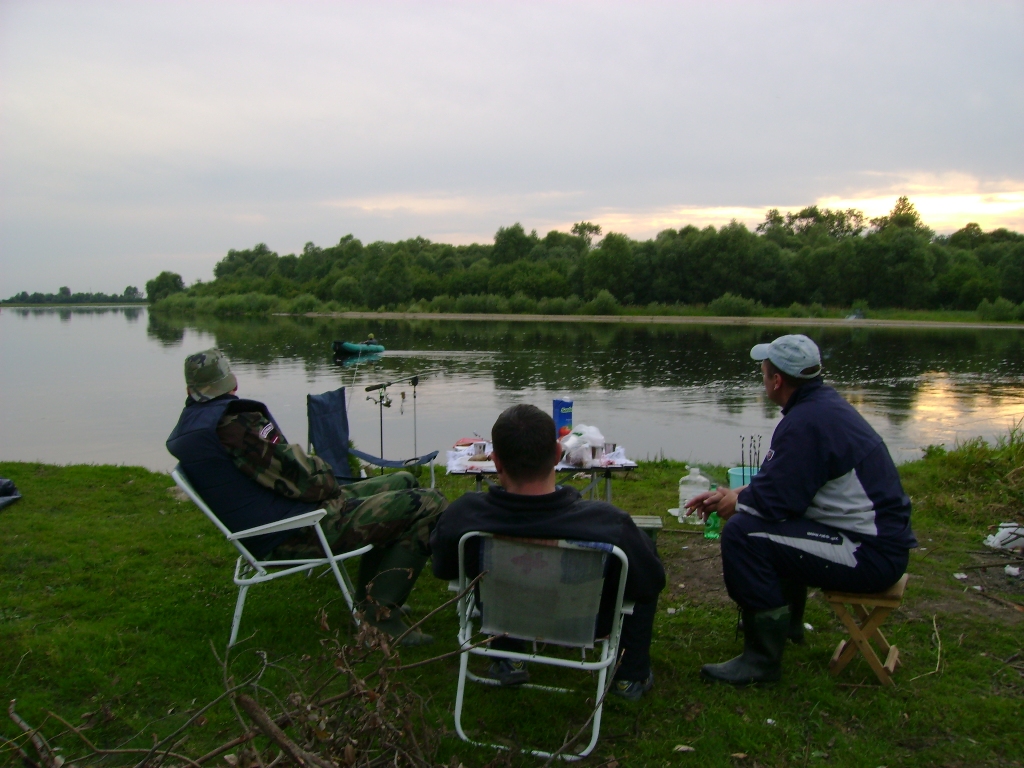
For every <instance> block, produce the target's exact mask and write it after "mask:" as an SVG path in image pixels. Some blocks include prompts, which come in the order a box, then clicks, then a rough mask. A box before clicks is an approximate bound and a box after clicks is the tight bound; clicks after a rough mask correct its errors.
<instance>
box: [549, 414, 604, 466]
mask: <svg viewBox="0 0 1024 768" xmlns="http://www.w3.org/2000/svg"><path fill="white" fill-rule="evenodd" d="M559 442H561V444H562V449H563V450H564V451H565V454H564V456H563V457H562V461H564V462H565V463H566V464H572V465H573V466H574V467H586V468H590V467H592V466H593V464H594V450H593V449H594V448H595V447H598V448H600V449H601V450H604V435H602V434H601V430H599V429H598V428H597V427H588V426H587V425H586V424H577V425H576V426H574V427H573V428H572V432H570V433H569V434H568V435H566V436H565V437H563V438H562V439H561V440H560V441H559Z"/></svg>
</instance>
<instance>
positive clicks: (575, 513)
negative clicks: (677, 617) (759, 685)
mask: <svg viewBox="0 0 1024 768" xmlns="http://www.w3.org/2000/svg"><path fill="white" fill-rule="evenodd" d="M491 442H492V445H493V447H494V452H493V455H492V458H493V459H494V467H495V469H496V470H497V473H498V479H499V481H500V483H501V486H500V487H499V486H492V487H491V488H490V489H489V490H488V492H487V493H467V494H464V495H463V496H461V497H460V498H458V499H456V500H455V501H453V502H452V503H451V505H450V506H449V507H448V509H447V510H446V511H445V512H444V513H442V515H441V517H440V519H439V520H438V522H437V526H436V527H435V528H434V532H433V533H432V534H431V537H430V547H431V551H432V561H433V568H434V575H435V576H437V577H438V578H441V579H448V580H451V579H455V578H458V575H459V540H460V539H461V538H462V536H463V535H464V534H466V533H468V532H470V531H484V532H487V533H495V534H500V535H503V536H518V537H527V538H543V539H577V540H585V541H600V542H604V543H606V544H614V545H615V546H618V547H619V548H621V549H622V550H623V551H624V552H625V553H626V557H627V558H628V560H629V570H628V572H627V574H626V590H625V598H626V599H627V600H634V601H636V604H635V607H634V610H633V613H632V615H629V616H626V617H625V620H624V621H623V625H622V635H621V642H620V650H621V651H622V652H623V656H622V661H621V664H620V665H619V668H618V671H617V672H616V673H615V682H614V684H613V686H612V688H611V692H612V693H613V694H614V695H617V696H621V697H623V698H626V699H629V700H631V701H637V700H639V699H640V697H641V696H643V694H644V693H646V692H647V691H649V690H650V689H651V688H652V687H653V686H654V674H653V672H652V671H651V657H650V647H651V635H652V632H653V628H654V614H655V611H656V608H657V602H658V594H659V593H660V592H661V590H662V589H663V588H664V587H665V570H664V568H663V567H662V564H661V560H660V559H659V557H658V552H657V550H656V549H655V547H654V542H653V541H652V540H651V538H650V537H649V536H647V535H646V534H645V533H643V532H642V531H641V530H640V529H639V528H637V527H636V524H635V523H634V522H633V519H632V518H631V517H630V516H629V515H628V514H626V513H625V512H623V511H622V510H621V509H618V508H617V507H614V506H612V505H611V504H608V503H607V502H604V501H584V500H583V499H581V498H580V493H579V491H577V490H576V489H575V488H573V487H572V486H561V485H556V484H555V479H556V476H555V465H556V464H557V463H558V460H559V459H560V458H561V446H560V445H559V444H558V441H557V440H556V439H555V422H554V420H553V419H552V418H551V416H550V415H549V414H548V413H545V412H544V411H542V410H540V409H539V408H537V407H535V406H533V405H526V404H521V405H514V406H512V407H511V408H508V409H506V410H505V411H503V412H502V414H501V415H500V416H499V417H498V420H497V421H496V422H494V426H493V427H492V428H491ZM468 557H469V556H468V555H467V558H468ZM612 563H613V565H612V567H611V568H612V570H611V572H610V573H609V574H608V577H607V578H606V579H605V590H606V592H605V596H604V597H603V598H602V604H604V605H610V604H611V602H610V601H609V596H610V597H611V599H612V602H613V601H614V592H615V590H617V588H618V582H619V575H618V560H616V559H614V558H613V559H612ZM467 571H468V573H469V574H470V575H473V576H475V575H476V573H477V572H478V568H477V566H476V565H475V564H473V565H470V566H468V567H467ZM609 590H610V592H611V594H610V593H609ZM610 618H611V617H610V616H605V615H602V616H601V617H600V619H599V620H598V632H600V633H604V632H607V631H608V629H609V627H610ZM491 647H492V648H497V649H500V650H506V651H519V652H525V650H526V645H525V644H524V643H523V641H521V640H515V639H511V638H498V639H496V640H495V641H493V643H492V644H491ZM488 676H489V677H491V678H492V679H494V680H497V681H498V683H499V684H501V685H502V686H509V685H521V684H522V683H525V682H527V681H528V680H529V678H530V676H529V671H528V670H527V669H526V664H525V663H524V662H521V661H512V660H510V659H500V660H499V661H497V662H495V663H494V664H492V665H491V666H490V669H489V670H488Z"/></svg>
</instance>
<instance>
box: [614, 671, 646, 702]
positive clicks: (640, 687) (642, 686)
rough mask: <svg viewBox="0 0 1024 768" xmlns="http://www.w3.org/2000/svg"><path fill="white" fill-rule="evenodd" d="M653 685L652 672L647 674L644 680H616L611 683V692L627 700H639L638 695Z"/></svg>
mask: <svg viewBox="0 0 1024 768" xmlns="http://www.w3.org/2000/svg"><path fill="white" fill-rule="evenodd" d="M653 687H654V673H653V672H651V673H650V674H649V675H647V679H646V680H616V681H615V682H613V683H612V689H611V693H613V694H614V695H616V696H620V697H622V698H623V699H626V700H627V701H640V697H641V696H643V695H644V694H645V693H647V692H648V691H649V690H651V688H653Z"/></svg>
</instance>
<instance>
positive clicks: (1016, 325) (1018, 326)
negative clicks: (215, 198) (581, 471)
mask: <svg viewBox="0 0 1024 768" xmlns="http://www.w3.org/2000/svg"><path fill="white" fill-rule="evenodd" d="M107 307H109V308H117V307H147V308H149V309H152V306H151V305H150V304H148V303H147V302H145V301H141V302H117V303H110V302H104V303H99V304H85V303H76V304H4V303H0V310H2V309H37V310H40V309H42V310H45V309H52V310H60V309H76V308H79V309H101V308H107ZM264 316H266V315H264ZM270 316H271V317H329V318H337V319H343V320H449V321H451V320H460V321H462V320H466V321H477V322H511V323H604V324H614V323H622V324H629V325H732V326H769V327H777V328H784V327H789V328H820V327H822V326H836V327H840V328H920V329H933V330H941V329H950V330H956V329H960V330H993V331H998V330H1024V322H1005V323H992V322H984V321H981V320H978V321H971V320H896V319H879V318H859V319H848V318H845V317H778V316H765V315H751V316H745V317H719V316H716V315H538V314H513V313H505V314H495V313H482V312H480V313H477V312H466V313H459V312H450V313H446V312H272V313H270ZM228 317H231V315H229V316H228ZM235 317H238V318H239V319H240V318H242V317H247V316H246V315H237V316H235Z"/></svg>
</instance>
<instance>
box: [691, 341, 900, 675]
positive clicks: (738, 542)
mask: <svg viewBox="0 0 1024 768" xmlns="http://www.w3.org/2000/svg"><path fill="white" fill-rule="evenodd" d="M750 356H751V358H753V359H754V360H757V361H759V362H760V363H761V373H762V376H763V380H764V389H765V394H766V395H767V396H768V399H769V400H771V401H772V402H773V403H775V404H776V405H780V406H782V416H783V419H782V421H781V422H780V423H779V425H778V426H777V427H776V428H775V433H774V434H773V435H772V442H771V447H770V449H769V450H768V452H767V453H766V454H765V457H764V461H763V462H762V464H761V467H760V469H759V470H758V473H757V474H756V475H754V477H753V478H751V481H750V484H749V485H746V486H744V487H743V488H737V489H719V490H717V491H712V492H709V493H704V494H700V495H699V496H697V497H696V498H694V499H693V500H691V501H690V502H689V503H688V505H687V506H689V507H690V508H699V509H700V510H701V511H702V512H703V513H704V514H705V515H707V514H710V513H711V512H712V511H717V512H718V514H719V516H720V517H722V518H723V519H726V520H729V524H728V525H726V526H725V529H724V530H723V532H722V564H723V572H724V575H725V584H726V588H727V589H728V590H729V595H730V597H732V599H733V600H735V601H736V602H737V603H738V604H739V606H740V608H741V609H742V610H743V633H744V645H743V653H742V654H741V655H740V656H737V657H736V658H735V659H732V660H731V661H727V662H724V663H722V664H705V665H704V666H703V667H702V668H701V677H703V678H704V679H705V680H712V681H719V682H726V683H732V684H733V685H748V684H750V683H762V682H773V681H776V680H778V679H779V678H780V677H781V674H782V651H783V649H784V647H785V644H786V639H787V638H789V639H792V640H793V641H794V642H798V643H799V642H803V608H804V602H805V601H806V597H807V586H808V585H811V586H815V587H821V588H823V589H833V590H840V591H845V592H880V591H882V590H884V589H887V588H888V587H890V586H891V585H892V584H894V583H895V582H896V581H897V580H898V579H899V578H900V577H901V576H902V575H903V573H904V571H905V570H906V567H907V561H908V558H909V550H910V549H911V548H912V547H916V546H917V541H916V540H915V539H914V534H913V532H912V531H911V529H910V499H909V497H908V496H907V495H906V494H905V493H904V492H903V487H902V485H901V484H900V478H899V475H898V474H897V472H896V466H895V465H894V464H893V461H892V458H891V457H890V456H889V450H888V448H886V446H885V443H884V442H883V441H882V438H881V437H880V436H879V435H878V433H877V432H875V430H874V429H872V428H871V426H870V425H869V424H868V423H867V422H866V421H865V420H864V418H863V417H862V416H861V415H860V414H859V413H857V411H856V410H854V408H853V406H851V405H850V404H849V403H847V402H846V401H845V400H844V399H843V398H842V397H841V396H840V395H839V393H838V392H836V391H835V390H834V389H832V387H829V386H826V385H825V384H824V382H823V381H822V378H821V354H820V353H819V351H818V347H817V345H815V343H814V342H813V341H811V340H810V339H809V338H807V337H806V336H803V335H790V336H780V337H779V338H777V339H775V341H773V342H772V343H771V344H758V345H756V346H755V347H754V348H753V349H751V350H750Z"/></svg>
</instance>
